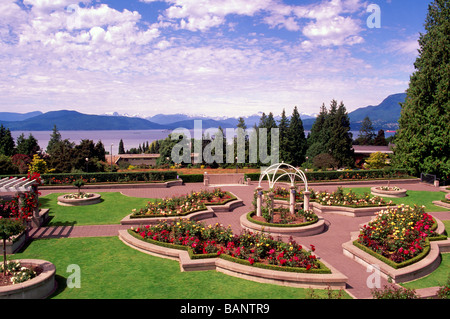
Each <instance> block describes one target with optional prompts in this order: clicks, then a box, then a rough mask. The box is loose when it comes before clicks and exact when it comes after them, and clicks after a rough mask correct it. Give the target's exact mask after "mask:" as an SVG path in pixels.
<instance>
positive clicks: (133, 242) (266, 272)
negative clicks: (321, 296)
mask: <svg viewBox="0 0 450 319" xmlns="http://www.w3.org/2000/svg"><path fill="white" fill-rule="evenodd" d="M119 239H120V240H122V242H124V243H125V244H126V245H128V246H130V247H132V248H134V249H137V250H139V251H142V252H144V253H147V254H150V255H153V256H157V257H162V258H168V259H173V260H177V261H178V262H179V263H180V270H181V271H202V270H216V271H219V272H222V273H224V274H227V275H230V276H234V277H238V278H242V279H247V280H251V281H256V282H261V283H270V284H277V285H282V286H289V287H296V288H317V289H324V288H327V287H330V288H331V289H345V288H346V283H347V280H348V278H347V277H346V276H345V275H343V274H342V273H341V272H339V271H338V270H337V269H335V268H334V267H332V266H331V265H329V264H328V263H326V262H324V261H323V260H320V261H321V262H322V263H323V264H324V265H325V266H326V267H327V268H328V269H330V270H331V274H308V273H297V272H289V271H276V270H270V269H264V268H259V267H254V266H248V265H243V264H241V263H236V262H232V261H229V260H225V259H223V258H218V257H216V258H207V259H191V258H190V257H189V253H188V252H187V251H185V250H179V249H174V248H167V247H162V246H159V245H154V244H151V243H148V242H144V241H142V240H140V239H138V238H135V237H133V236H132V235H130V234H129V233H128V230H119Z"/></svg>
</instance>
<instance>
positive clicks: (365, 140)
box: [355, 116, 375, 145]
mask: <svg viewBox="0 0 450 319" xmlns="http://www.w3.org/2000/svg"><path fill="white" fill-rule="evenodd" d="M374 138H375V133H374V130H373V125H372V121H371V120H370V118H369V117H368V116H366V117H365V118H364V120H363V121H362V123H361V127H360V129H359V136H358V138H357V139H356V140H355V142H356V143H357V145H372V144H373V143H374Z"/></svg>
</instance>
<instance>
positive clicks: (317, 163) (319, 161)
mask: <svg viewBox="0 0 450 319" xmlns="http://www.w3.org/2000/svg"><path fill="white" fill-rule="evenodd" d="M313 165H314V167H316V168H319V169H327V168H336V167H337V165H338V163H337V161H336V160H335V159H334V158H333V156H331V155H330V154H328V153H322V154H319V155H317V156H315V157H314V158H313Z"/></svg>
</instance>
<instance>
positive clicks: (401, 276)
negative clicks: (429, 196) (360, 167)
mask: <svg viewBox="0 0 450 319" xmlns="http://www.w3.org/2000/svg"><path fill="white" fill-rule="evenodd" d="M444 232H445V227H444V226H443V224H442V222H440V221H439V220H437V219H435V218H433V217H432V216H430V215H428V214H426V213H425V211H424V207H417V206H415V207H410V206H405V205H400V206H398V207H396V208H389V209H387V210H385V211H380V212H379V213H377V214H376V217H375V218H374V219H372V220H371V221H370V222H369V223H368V224H367V225H363V226H362V229H361V231H360V233H359V235H358V236H357V239H356V238H355V236H353V237H354V238H352V240H351V241H350V242H348V243H345V244H343V249H344V254H345V255H347V256H349V257H350V258H352V259H354V260H356V261H358V262H360V263H361V264H365V265H374V264H376V265H379V266H380V270H381V273H382V275H384V276H385V277H386V278H389V277H390V278H392V280H393V281H394V282H397V283H399V282H406V281H411V280H415V279H418V278H421V277H423V276H426V275H428V274H430V273H431V272H432V271H434V270H435V269H436V268H437V267H438V266H439V264H440V260H441V259H440V247H441V246H442V251H448V248H449V244H450V241H449V240H448V239H447V237H446V236H445V235H443V233H444Z"/></svg>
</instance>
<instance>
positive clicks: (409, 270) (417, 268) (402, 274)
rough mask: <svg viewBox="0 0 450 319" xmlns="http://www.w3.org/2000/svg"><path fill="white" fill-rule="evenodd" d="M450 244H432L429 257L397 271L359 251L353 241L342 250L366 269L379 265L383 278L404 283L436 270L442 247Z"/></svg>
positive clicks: (447, 241)
mask: <svg viewBox="0 0 450 319" xmlns="http://www.w3.org/2000/svg"><path fill="white" fill-rule="evenodd" d="M449 243H450V240H449V239H447V240H442V241H432V242H430V246H431V249H430V252H429V253H428V255H427V256H425V257H424V258H423V259H421V260H420V261H418V262H416V263H414V264H412V265H409V266H406V267H403V268H399V269H395V268H393V267H391V266H389V265H387V264H385V263H384V262H382V261H381V260H379V259H378V258H376V257H374V256H372V255H370V254H368V253H366V252H365V251H363V250H361V249H359V248H358V247H356V246H355V245H353V240H351V241H349V242H347V243H344V244H342V248H343V253H344V255H345V256H347V257H350V258H351V259H353V260H355V261H356V262H358V263H360V264H361V265H363V266H366V267H369V266H371V265H377V266H378V267H379V268H380V275H381V276H382V277H384V278H385V279H389V278H391V279H392V282H394V283H402V282H408V281H412V280H416V279H419V278H422V277H425V276H427V275H429V274H431V273H432V272H433V271H434V270H436V269H437V268H438V267H439V265H440V263H441V256H440V245H441V244H442V245H443V246H447V247H448V245H449Z"/></svg>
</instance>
